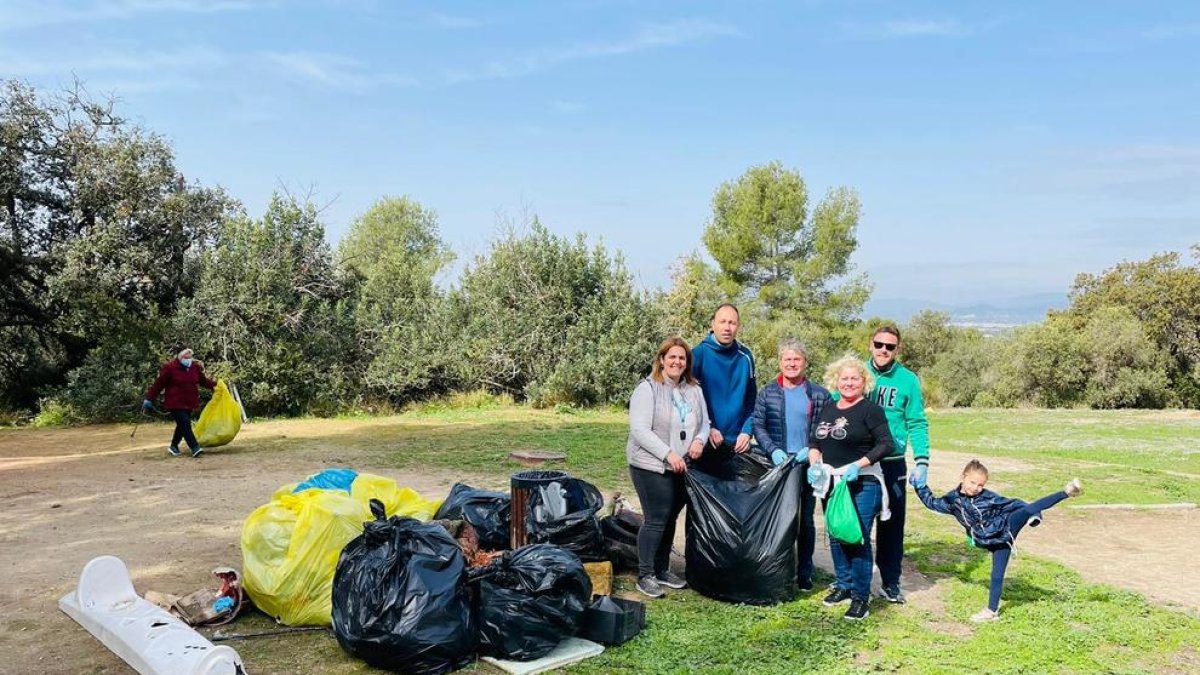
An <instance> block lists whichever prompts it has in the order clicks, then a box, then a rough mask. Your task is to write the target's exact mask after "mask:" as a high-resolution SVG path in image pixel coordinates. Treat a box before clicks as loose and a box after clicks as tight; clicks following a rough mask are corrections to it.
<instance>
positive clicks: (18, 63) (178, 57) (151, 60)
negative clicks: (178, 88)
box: [0, 46, 232, 77]
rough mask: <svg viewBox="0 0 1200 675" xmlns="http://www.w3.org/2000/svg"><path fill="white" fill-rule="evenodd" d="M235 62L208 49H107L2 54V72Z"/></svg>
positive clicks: (58, 72)
mask: <svg viewBox="0 0 1200 675" xmlns="http://www.w3.org/2000/svg"><path fill="white" fill-rule="evenodd" d="M231 63H232V59H231V58H230V57H229V56H228V55H227V54H225V53H224V52H221V51H219V50H217V49H213V48H211V47H207V46H194V47H182V48H179V49H165V50H157V49H151V50H143V51H135V52H120V51H112V50H106V51H100V52H96V53H94V54H88V55H87V56H74V57H72V56H66V57H59V58H56V59H48V58H31V57H28V56H12V55H5V54H0V72H5V73H9V74H11V75H17V76H22V77H33V76H39V75H66V74H68V73H77V74H82V75H87V74H91V73H141V72H151V71H154V72H161V71H181V70H190V69H198V68H220V67H224V66H227V65H230V64H231Z"/></svg>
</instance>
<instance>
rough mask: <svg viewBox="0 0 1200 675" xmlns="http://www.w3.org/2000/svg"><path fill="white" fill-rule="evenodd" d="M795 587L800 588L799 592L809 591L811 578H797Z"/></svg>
mask: <svg viewBox="0 0 1200 675" xmlns="http://www.w3.org/2000/svg"><path fill="white" fill-rule="evenodd" d="M796 588H799V589H800V592H801V593H811V592H812V589H813V583H812V579H798V580H797V581H796Z"/></svg>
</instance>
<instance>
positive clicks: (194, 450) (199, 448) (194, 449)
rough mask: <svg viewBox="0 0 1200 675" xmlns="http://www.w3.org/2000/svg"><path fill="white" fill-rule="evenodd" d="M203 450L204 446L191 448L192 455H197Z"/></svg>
mask: <svg viewBox="0 0 1200 675" xmlns="http://www.w3.org/2000/svg"><path fill="white" fill-rule="evenodd" d="M203 452H204V448H201V447H195V448H192V457H199V456H200V455H201V454H202V453H203Z"/></svg>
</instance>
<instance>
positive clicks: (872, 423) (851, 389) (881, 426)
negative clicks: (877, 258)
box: [808, 354, 892, 621]
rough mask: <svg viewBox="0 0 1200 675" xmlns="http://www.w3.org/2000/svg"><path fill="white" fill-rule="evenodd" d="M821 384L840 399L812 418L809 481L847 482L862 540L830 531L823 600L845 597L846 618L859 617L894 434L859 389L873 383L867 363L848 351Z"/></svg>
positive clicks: (867, 591)
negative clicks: (833, 576)
mask: <svg viewBox="0 0 1200 675" xmlns="http://www.w3.org/2000/svg"><path fill="white" fill-rule="evenodd" d="M825 384H826V385H827V386H829V387H830V388H836V389H837V393H838V400H837V401H836V402H835V403H832V404H830V405H827V406H825V407H824V409H822V410H821V414H820V415H819V416H818V417H817V419H816V420H814V423H815V427H814V428H813V431H812V445H813V446H814V447H812V448H811V449H810V450H809V453H808V459H809V462H810V464H811V466H810V468H809V470H808V473H809V481H810V482H812V483H816V482H818V477H819V476H820V475H823V474H825V473H829V474H832V475H833V476H834V478H835V480H841V481H844V482H845V483H847V485H848V487H849V492H850V496H851V498H852V499H853V503H854V510H855V512H856V513H857V514H858V523H859V527H860V529H861V530H862V537H863V541H862V542H861V543H859V544H847V543H843V542H840V541H838V540H837V539H834V538H832V537H830V539H829V552H830V554H831V555H832V556H833V567H834V571H835V572H836V573H837V581H836V582H835V583H834V586H833V589H832V590H831V591H830V592H829V595H826V596H825V600H824V603H825V605H827V606H833V605H836V604H839V603H842V602H845V601H847V600H849V601H850V608H849V609H847V610H846V614H845V618H846V619H849V620H851V621H860V620H862V619H865V618H867V615H868V614H869V613H870V611H869V605H870V595H871V576H872V574H873V568H874V567H875V560H874V557H873V556H872V554H871V525H872V524H873V523H874V522H875V516H877V515H879V514H880V512H881V511H882V512H883V518H884V519H887V518H888V517H889V514H888V512H887V509H886V507H885V504H886V501H885V500H886V499H887V495H885V494H884V492H883V472H882V471H881V470H880V469H879V467H878V466H877V464H878V462H879V460H881V459H883V458H884V457H887V456H888V455H889V454H891V452H892V434H891V432H890V431H889V430H888V423H887V417H886V416H885V415H884V412H883V408H880V407H879V404H877V403H875V402H874V401H871V400H869V399H867V398H866V397H865V396H864V395H863V393H864V392H866V391H869V390H870V389H871V385H872V384H873V378H872V377H871V373H869V372H867V367H866V365H864V364H863V362H862V361H861V360H859V359H858V358H857V357H855V356H852V355H850V354H847V355H846V356H843V357H842V358H840V359H838V360H837V361H834V362H833V364H832V365H830V366H829V369H828V370H826V371H825Z"/></svg>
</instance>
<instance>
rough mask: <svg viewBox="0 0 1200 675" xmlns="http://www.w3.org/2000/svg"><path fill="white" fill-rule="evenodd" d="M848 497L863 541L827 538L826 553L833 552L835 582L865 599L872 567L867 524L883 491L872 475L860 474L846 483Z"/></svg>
mask: <svg viewBox="0 0 1200 675" xmlns="http://www.w3.org/2000/svg"><path fill="white" fill-rule="evenodd" d="M850 496H851V497H852V498H853V499H854V510H855V511H857V512H858V524H859V525H860V526H861V527H862V533H863V543H861V544H859V545H857V546H851V545H850V544H843V543H842V542H840V541H838V540H836V539H832V538H830V540H829V552H830V553H831V554H832V555H833V570H834V572H835V573H836V574H837V582H836V584H835V585H836V586H837V587H838V588H842V589H848V590H849V591H850V595H851V596H852V597H854V598H857V599H863V600H866V599H867V598H869V597H870V596H871V574H872V571H873V570H872V568H873V567H875V561H874V559H873V558H872V556H871V524H872V523H874V522H875V516H877V515H879V511H880V508H882V504H883V490H882V488H881V487H880V485H879V481H877V480H875V478H874V477H872V476H862V477H860V478H859V479H858V480H856V481H854V482H852V483H850Z"/></svg>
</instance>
